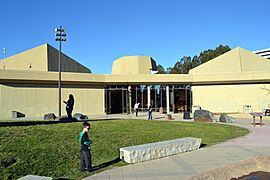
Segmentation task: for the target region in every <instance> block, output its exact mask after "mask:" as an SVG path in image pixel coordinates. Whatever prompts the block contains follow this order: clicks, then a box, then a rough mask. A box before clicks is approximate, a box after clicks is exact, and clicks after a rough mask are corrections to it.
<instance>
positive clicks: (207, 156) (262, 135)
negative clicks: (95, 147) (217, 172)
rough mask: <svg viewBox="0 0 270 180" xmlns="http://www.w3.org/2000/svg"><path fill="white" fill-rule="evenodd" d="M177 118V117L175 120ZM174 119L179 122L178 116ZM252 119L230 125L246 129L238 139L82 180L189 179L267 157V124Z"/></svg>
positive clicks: (269, 146) (269, 137)
mask: <svg viewBox="0 0 270 180" xmlns="http://www.w3.org/2000/svg"><path fill="white" fill-rule="evenodd" d="M176 119H177V118H176ZM178 120H181V116H179V118H178ZM251 122H252V117H251V116H250V117H249V116H248V117H246V118H244V119H240V118H238V119H236V122H235V123H234V124H233V125H237V126H241V127H245V128H248V129H249V130H250V131H251V132H250V133H249V134H248V135H246V136H244V137H240V138H236V139H232V140H229V141H227V142H224V143H221V144H218V145H214V146H211V147H207V148H201V149H199V150H196V151H191V152H187V153H183V154H178V155H174V156H169V157H166V158H162V159H157V160H152V161H147V162H143V163H137V164H131V165H127V166H123V167H118V168H113V169H110V170H107V171H104V172H101V173H98V174H95V175H93V176H90V177H87V178H85V180H100V179H110V180H113V179H131V180H132V179H148V180H151V179H181V180H185V179H189V178H190V177H192V176H195V175H198V174H199V173H202V172H205V171H207V170H211V169H214V168H217V167H223V166H224V165H226V164H230V163H234V162H237V161H240V160H245V159H248V158H251V157H256V156H259V155H268V156H270V128H269V126H270V121H269V120H264V121H263V123H264V124H265V125H264V126H262V127H260V126H258V125H257V126H255V127H253V125H252V124H251Z"/></svg>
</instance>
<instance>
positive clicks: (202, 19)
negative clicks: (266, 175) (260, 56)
mask: <svg viewBox="0 0 270 180" xmlns="http://www.w3.org/2000/svg"><path fill="white" fill-rule="evenodd" d="M0 7H1V8H0V9H1V10H0V15H1V16H0V17H1V21H0V23H1V25H0V48H1V51H2V49H3V48H6V49H7V54H6V56H11V55H13V54H16V53H19V52H22V51H25V50H27V49H30V48H33V47H35V46H38V45H41V44H44V43H49V44H50V45H52V46H54V47H56V48H58V46H59V44H58V43H57V42H55V41H54V28H55V27H58V26H59V25H63V26H65V27H66V29H67V42H65V43H64V44H63V47H62V49H63V52H64V53H65V54H67V55H68V56H70V57H72V58H74V59H76V60H77V61H79V62H80V63H81V64H83V65H85V66H87V67H89V68H90V69H91V70H92V71H93V73H99V74H109V73H111V65H112V62H113V60H115V59H117V58H119V57H121V56H124V55H148V56H152V57H153V58H154V59H155V60H156V61H157V64H161V65H163V66H164V67H165V68H167V67H169V66H173V65H174V64H175V63H176V61H177V60H180V59H181V57H183V56H186V55H190V56H193V55H195V54H198V53H199V52H201V51H203V50H206V49H211V48H215V47H216V46H218V45H219V44H223V45H229V46H230V47H231V48H234V47H237V46H240V47H243V48H246V49H248V50H257V49H263V48H269V47H270V38H269V37H270V35H269V29H270V24H269V18H270V15H269V7H270V1H269V0H256V1H255V0H253V1H251V0H226V1H217V0H203V1H202V0H189V1H182V0H80V1H75V0H73V1H71V0H65V1H64V0H58V1H53V0H46V1H45V0H44V1H37V0H35V1H34V0H26V1H23V0H5V1H1V5H0ZM2 58H3V53H2V52H1V54H0V59H2Z"/></svg>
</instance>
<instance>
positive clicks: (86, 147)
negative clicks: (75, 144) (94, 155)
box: [80, 122, 93, 172]
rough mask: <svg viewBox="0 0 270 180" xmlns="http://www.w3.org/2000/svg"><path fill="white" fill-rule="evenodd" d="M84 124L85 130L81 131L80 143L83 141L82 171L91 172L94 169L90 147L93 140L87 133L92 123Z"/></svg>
mask: <svg viewBox="0 0 270 180" xmlns="http://www.w3.org/2000/svg"><path fill="white" fill-rule="evenodd" d="M82 126H83V130H82V132H81V133H80V143H81V163H80V171H81V172H84V171H87V172H91V171H92V170H93V167H92V160H91V149H90V145H91V144H92V141H91V140H90V139H89V137H88V134H87V132H88V131H89V130H90V124H89V123H88V122H84V123H83V125H82Z"/></svg>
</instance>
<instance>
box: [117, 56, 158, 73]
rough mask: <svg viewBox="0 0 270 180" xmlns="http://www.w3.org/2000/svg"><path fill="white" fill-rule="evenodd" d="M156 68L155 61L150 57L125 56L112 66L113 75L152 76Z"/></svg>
mask: <svg viewBox="0 0 270 180" xmlns="http://www.w3.org/2000/svg"><path fill="white" fill-rule="evenodd" d="M154 68H156V64H155V61H154V60H152V59H151V57H149V56H123V57H121V58H119V59H117V60H115V61H113V64H112V74H133V75H136V74H151V70H150V69H154Z"/></svg>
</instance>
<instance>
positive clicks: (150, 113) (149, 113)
mask: <svg viewBox="0 0 270 180" xmlns="http://www.w3.org/2000/svg"><path fill="white" fill-rule="evenodd" d="M152 111H153V105H152V103H150V105H149V107H148V119H152Z"/></svg>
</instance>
